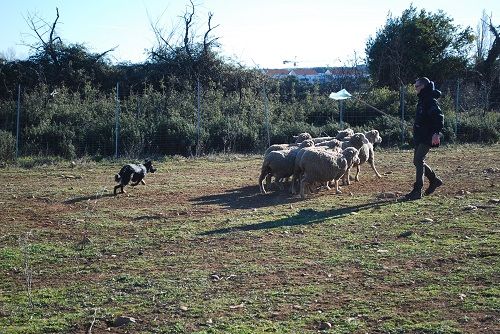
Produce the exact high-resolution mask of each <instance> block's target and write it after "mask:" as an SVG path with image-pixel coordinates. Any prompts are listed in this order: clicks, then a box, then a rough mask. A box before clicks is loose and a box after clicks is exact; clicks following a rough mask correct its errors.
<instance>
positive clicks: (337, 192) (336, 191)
mask: <svg viewBox="0 0 500 334" xmlns="http://www.w3.org/2000/svg"><path fill="white" fill-rule="evenodd" d="M335 193H336V194H342V191H340V187H339V180H335Z"/></svg>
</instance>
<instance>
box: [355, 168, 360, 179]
mask: <svg viewBox="0 0 500 334" xmlns="http://www.w3.org/2000/svg"><path fill="white" fill-rule="evenodd" d="M359 171H360V168H359V165H357V166H356V176H355V177H354V180H356V181H358V182H359Z"/></svg>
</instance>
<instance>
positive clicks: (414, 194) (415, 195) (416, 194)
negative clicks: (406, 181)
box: [405, 184, 422, 201]
mask: <svg viewBox="0 0 500 334" xmlns="http://www.w3.org/2000/svg"><path fill="white" fill-rule="evenodd" d="M421 198H422V187H421V186H418V185H416V184H414V185H413V190H412V191H411V192H409V193H408V194H406V195H405V199H406V200H407V201H415V200H417V199H421Z"/></svg>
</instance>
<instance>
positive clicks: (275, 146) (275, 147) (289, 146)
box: [264, 144, 298, 157]
mask: <svg viewBox="0 0 500 334" xmlns="http://www.w3.org/2000/svg"><path fill="white" fill-rule="evenodd" d="M297 147H298V145H296V144H273V145H271V146H269V147H268V148H267V149H266V151H265V152H264V157H265V156H267V155H268V154H269V152H272V151H284V150H291V149H292V148H297Z"/></svg>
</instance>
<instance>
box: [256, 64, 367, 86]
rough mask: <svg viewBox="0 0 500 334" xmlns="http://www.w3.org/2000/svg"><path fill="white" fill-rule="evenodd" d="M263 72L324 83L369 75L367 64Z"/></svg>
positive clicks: (273, 75) (279, 76)
mask: <svg viewBox="0 0 500 334" xmlns="http://www.w3.org/2000/svg"><path fill="white" fill-rule="evenodd" d="M263 72H264V74H266V75H268V76H270V77H271V78H274V79H283V78H286V77H288V76H294V77H296V78H297V80H299V81H302V82H308V83H315V82H320V83H322V82H328V81H333V80H337V79H342V78H351V79H354V78H367V77H369V74H368V69H367V67H366V65H358V66H356V67H329V68H293V69H265V70H263Z"/></svg>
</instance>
